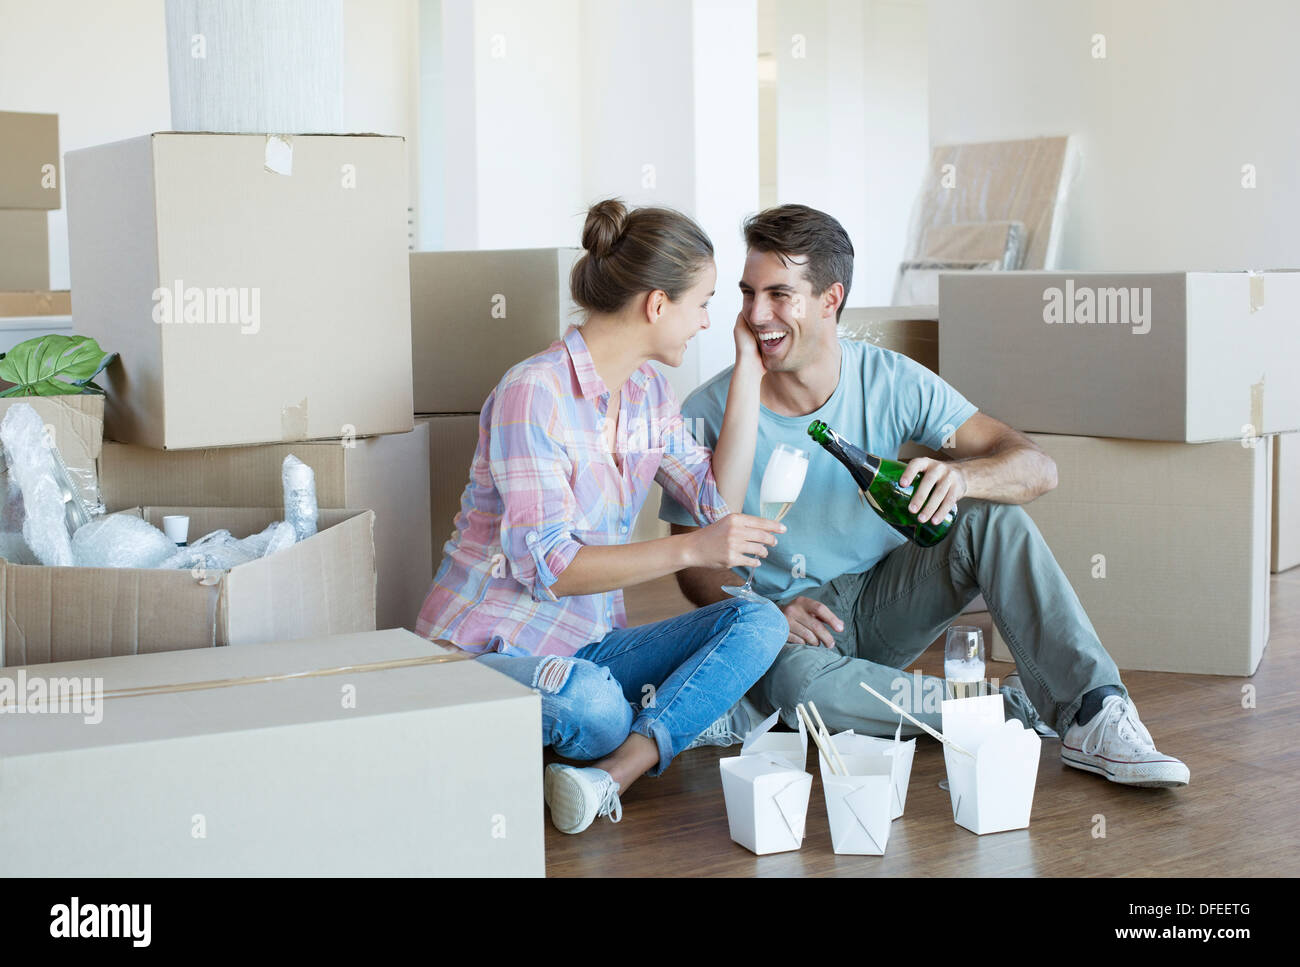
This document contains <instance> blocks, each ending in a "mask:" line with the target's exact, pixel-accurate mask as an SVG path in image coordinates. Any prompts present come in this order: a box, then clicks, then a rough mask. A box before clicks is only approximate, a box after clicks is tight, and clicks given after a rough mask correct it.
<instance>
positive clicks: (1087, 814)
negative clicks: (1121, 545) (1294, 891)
mask: <svg viewBox="0 0 1300 967" xmlns="http://www.w3.org/2000/svg"><path fill="white" fill-rule="evenodd" d="M1271 580H1272V629H1271V638H1270V641H1269V645H1268V648H1267V649H1266V650H1265V652H1264V659H1263V661H1262V662H1261V663H1260V666H1259V670H1258V671H1257V672H1256V673H1255V676H1254V677H1253V678H1249V679H1246V678H1220V677H1212V676H1203V675H1174V674H1167V673H1157V672H1129V673H1127V674H1125V675H1124V682H1125V684H1126V685H1127V686H1128V689H1129V692H1130V694H1131V695H1132V697H1133V700H1134V702H1135V703H1136V705H1137V707H1138V711H1139V712H1140V713H1141V716H1142V720H1143V722H1144V723H1145V724H1146V725H1147V727H1148V728H1149V729H1150V731H1151V733H1152V736H1153V737H1154V738H1155V740H1156V744H1157V746H1158V747H1159V748H1160V749H1161V750H1162V751H1165V752H1168V753H1170V754H1171V755H1175V756H1178V757H1179V758H1180V759H1182V760H1183V761H1184V762H1186V763H1187V765H1188V767H1189V769H1190V770H1191V783H1190V784H1189V785H1188V786H1186V787H1185V788H1182V789H1129V788H1124V787H1121V786H1117V785H1115V784H1113V783H1110V782H1107V781H1106V780H1104V779H1102V778H1101V777H1100V776H1094V775H1091V774H1088V773H1084V772H1080V771H1078V770H1075V769H1069V768H1066V767H1065V766H1064V764H1063V763H1062V762H1061V760H1060V755H1059V753H1060V743H1059V741H1057V740H1055V739H1046V740H1044V742H1043V752H1042V760H1041V762H1040V765H1039V770H1038V785H1037V789H1036V792H1035V795H1034V807H1033V818H1032V821H1031V823H1030V826H1029V828H1028V829H1023V830H1017V831H1014V832H1007V833H998V834H994V835H990V836H983V837H981V836H975V835H974V834H972V833H969V832H967V831H966V830H965V829H962V828H961V827H959V826H957V825H956V824H955V823H953V821H952V810H951V807H950V804H949V800H948V794H947V793H946V792H944V791H942V790H941V789H939V787H938V782H939V780H940V779H941V778H943V756H942V753H941V751H940V748H939V744H938V743H937V742H934V741H933V740H930V739H926V738H921V739H918V740H917V752H916V759H915V763H914V765H913V769H912V778H911V784H910V786H909V787H908V794H907V811H906V812H905V813H904V815H903V816H902V817H900V818H899V819H897V820H895V822H894V825H893V829H892V831H891V832H890V838H889V845H888V848H887V850H886V853H885V855H884V856H837V855H836V854H835V853H834V852H833V851H832V850H831V841H830V834H829V831H828V827H827V823H826V806H825V799H824V798H823V796H822V792H821V779H820V776H819V770H818V767H817V761H816V756H817V751H816V749H815V748H814V747H813V746H812V745H811V744H810V745H809V751H808V771H809V772H810V773H812V775H813V789H812V798H811V799H810V801H809V805H808V821H807V832H806V836H805V838H804V843H803V847H802V848H801V849H799V850H796V851H794V852H789V853H777V854H772V855H768V856H754V855H753V854H752V853H750V852H749V851H748V850H746V849H744V848H743V847H741V846H738V845H736V844H735V843H733V842H732V841H731V839H730V837H729V836H728V833H727V816H726V810H725V808H724V806H723V800H722V784H721V780H720V778H719V773H718V764H717V762H718V759H720V758H722V757H723V756H725V755H734V754H735V753H736V751H737V750H736V749H734V748H733V749H715V748H706V749H695V750H692V751H690V752H684V753H682V754H681V755H680V756H678V758H677V759H676V760H675V761H674V762H673V764H672V766H671V767H670V768H669V769H668V770H667V772H665V773H664V775H663V776H661V777H659V778H653V779H652V778H642V779H640V780H639V781H638V782H637V783H636V785H635V786H633V787H632V788H631V789H630V790H629V791H628V794H627V796H626V797H625V798H624V799H623V821H622V822H621V823H618V824H613V823H610V822H609V821H608V820H607V819H598V820H597V821H596V823H595V824H594V825H593V826H592V827H591V828H590V829H588V830H587V831H586V832H584V833H582V834H580V835H578V836H566V835H564V834H563V833H559V832H556V830H555V829H554V827H552V826H551V825H550V822H549V820H548V821H547V828H546V869H547V873H548V875H550V876H624V875H626V876H677V877H703V876H1196V877H1206V876H1246V877H1260V876H1296V875H1298V874H1300V831H1298V829H1297V823H1296V813H1297V803H1300V751H1298V750H1297V745H1298V744H1300V568H1296V569H1293V570H1291V571H1290V572H1287V573H1284V574H1280V575H1275V576H1273V577H1272V579H1271ZM627 597H628V612H629V615H628V617H629V621H630V623H632V624H641V623H644V622H647V621H654V620H658V619H660V618H664V617H669V616H671V615H674V614H678V613H681V612H682V611H684V610H686V609H687V608H688V607H689V605H688V603H687V602H686V601H685V599H684V598H682V597H681V596H680V594H679V593H678V591H677V587H676V585H675V583H674V582H673V580H672V579H671V578H667V579H664V580H663V581H658V582H655V583H653V584H647V585H643V586H641V587H640V588H638V589H634V590H633V591H632V592H630V593H629V594H628V596H627ZM967 618H973V619H975V620H974V621H972V622H970V623H973V624H981V623H982V624H983V626H984V629H985V640H986V641H987V640H989V638H988V635H989V630H990V629H989V618H988V615H987V614H986V613H985V614H978V615H966V616H965V617H964V618H963V621H965V620H966V619H967ZM917 666H918V667H919V668H920V669H921V670H922V671H924V672H927V673H930V674H935V675H939V676H942V674H943V648H942V644H939V646H938V648H936V647H934V646H932V647H931V648H930V649H929V651H927V652H926V653H925V655H923V656H922V658H921V660H920V661H919V662H918V663H917ZM1011 670H1012V666H1010V665H1004V664H1000V663H991V665H990V668H989V675H990V676H997V677H1005V675H1006V674H1008V673H1009V672H1010V671H1011ZM1247 683H1249V684H1251V685H1254V686H1255V705H1256V707H1255V708H1254V709H1245V708H1243V707H1242V686H1243V685H1245V684H1247ZM548 761H549V756H548ZM1098 816H1102V817H1104V818H1105V833H1106V835H1105V838H1096V837H1094V835H1093V831H1094V829H1096V828H1097V827H1098V825H1099V824H1098V823H1097V819H1096V817H1098Z"/></svg>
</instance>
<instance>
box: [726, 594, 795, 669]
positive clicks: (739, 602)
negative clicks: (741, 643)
mask: <svg viewBox="0 0 1300 967" xmlns="http://www.w3.org/2000/svg"><path fill="white" fill-rule="evenodd" d="M732 608H733V616H732V621H733V626H734V627H738V628H742V629H744V631H745V633H746V634H745V637H746V650H747V651H748V652H750V653H756V654H759V655H763V656H766V661H765V662H764V665H763V667H764V668H766V667H767V666H768V665H770V664H772V662H773V660H775V658H776V656H777V655H778V654H780V652H781V649H782V648H783V647H784V646H785V642H786V639H787V638H788V637H790V624H789V622H788V621H786V618H785V614H784V613H782V611H781V609H780V608H778V607H777V606H776V605H775V604H773V603H772V602H771V601H768V600H766V599H764V600H762V601H749V600H746V599H744V598H736V599H734V601H733V602H732Z"/></svg>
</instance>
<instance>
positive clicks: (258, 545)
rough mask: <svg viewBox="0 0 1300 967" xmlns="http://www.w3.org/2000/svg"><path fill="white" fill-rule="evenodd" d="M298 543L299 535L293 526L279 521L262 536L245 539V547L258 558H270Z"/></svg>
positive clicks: (256, 535) (261, 534)
mask: <svg viewBox="0 0 1300 967" xmlns="http://www.w3.org/2000/svg"><path fill="white" fill-rule="evenodd" d="M297 542H298V535H297V534H296V533H295V532H294V529H293V525H292V524H290V523H289V522H288V521H285V520H277V521H276V522H275V523H274V524H272V525H271V526H270V527H268V528H266V530H264V531H262V532H261V533H260V534H254V535H253V536H252V537H245V538H244V541H243V543H244V546H245V547H247V548H248V549H249V550H250V551H252V552H254V553H255V554H256V555H257V556H258V557H270V556H271V555H272V554H274V553H276V552H277V551H282V550H284V549H285V548H286V547H291V546H292V545H294V544H296V543H297Z"/></svg>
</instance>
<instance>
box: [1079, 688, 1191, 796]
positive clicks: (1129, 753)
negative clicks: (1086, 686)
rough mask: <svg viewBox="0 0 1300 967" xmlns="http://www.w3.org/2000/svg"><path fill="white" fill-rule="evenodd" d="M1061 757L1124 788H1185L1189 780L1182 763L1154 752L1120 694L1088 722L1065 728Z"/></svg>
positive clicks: (1148, 736)
mask: <svg viewBox="0 0 1300 967" xmlns="http://www.w3.org/2000/svg"><path fill="white" fill-rule="evenodd" d="M1061 758H1062V759H1064V760H1065V764H1066V765H1068V766H1074V768H1076V769H1084V770H1086V771H1088V772H1095V773H1097V774H1098V775H1102V776H1105V777H1106V778H1107V779H1109V780H1110V781H1111V782H1120V783H1123V784H1124V785H1127V786H1185V785H1187V781H1188V779H1190V778H1191V773H1190V772H1189V771H1188V769H1187V766H1185V765H1183V763H1182V762H1180V761H1178V760H1177V759H1175V758H1174V757H1173V756H1168V755H1161V754H1160V753H1159V752H1157V751H1156V746H1155V743H1154V742H1153V741H1152V740H1151V733H1150V732H1148V731H1147V730H1146V726H1144V725H1143V724H1142V722H1141V721H1140V720H1139V719H1138V714H1137V709H1136V708H1135V707H1134V705H1133V703H1132V702H1131V701H1128V700H1127V699H1125V698H1124V697H1123V696H1122V695H1107V696H1106V698H1105V699H1104V700H1103V701H1102V703H1101V711H1100V712H1098V713H1097V714H1096V715H1094V716H1093V717H1092V720H1091V721H1089V722H1088V723H1087V724H1086V725H1080V724H1079V723H1077V722H1076V723H1075V724H1074V725H1071V726H1070V727H1069V728H1068V729H1066V731H1065V738H1063V739H1061Z"/></svg>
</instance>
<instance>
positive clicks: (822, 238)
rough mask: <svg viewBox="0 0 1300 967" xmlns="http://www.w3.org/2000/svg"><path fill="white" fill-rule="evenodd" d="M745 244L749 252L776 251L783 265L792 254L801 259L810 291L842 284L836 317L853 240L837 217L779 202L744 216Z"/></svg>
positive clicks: (847, 278)
mask: <svg viewBox="0 0 1300 967" xmlns="http://www.w3.org/2000/svg"><path fill="white" fill-rule="evenodd" d="M745 244H746V245H747V246H749V249H750V251H753V252H771V253H773V254H775V255H779V256H780V257H781V259H782V261H784V262H785V263H786V264H787V265H791V264H800V263H795V261H794V260H795V258H796V257H802V258H803V259H804V260H805V261H804V262H802V263H801V264H802V265H803V266H804V278H805V279H807V280H808V284H809V285H811V286H812V290H813V294H814V295H821V294H822V293H823V292H825V291H826V290H827V289H829V288H830V287H831V286H832V285H834V284H835V283H836V282H838V283H840V284H841V285H842V286H844V299H843V300H842V301H841V302H840V308H839V310H838V311H837V312H836V314H835V318H836V319H838V318H839V317H840V314H841V313H842V312H844V304H845V303H846V302H848V299H849V285H850V284H851V283H852V281H853V243H852V242H851V241H849V233H848V232H846V231H844V226H843V225H841V224H840V223H839V222H838V221H836V220H835V219H834V218H832V217H831V216H830V215H827V214H826V213H825V212H819V211H818V210H817V209H815V208H809V207H808V206H807V205H781V206H779V207H777V208H769V209H767V210H766V211H761V212H759V213H758V214H757V215H753V216H751V217H750V218H748V219H746V220H745Z"/></svg>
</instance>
